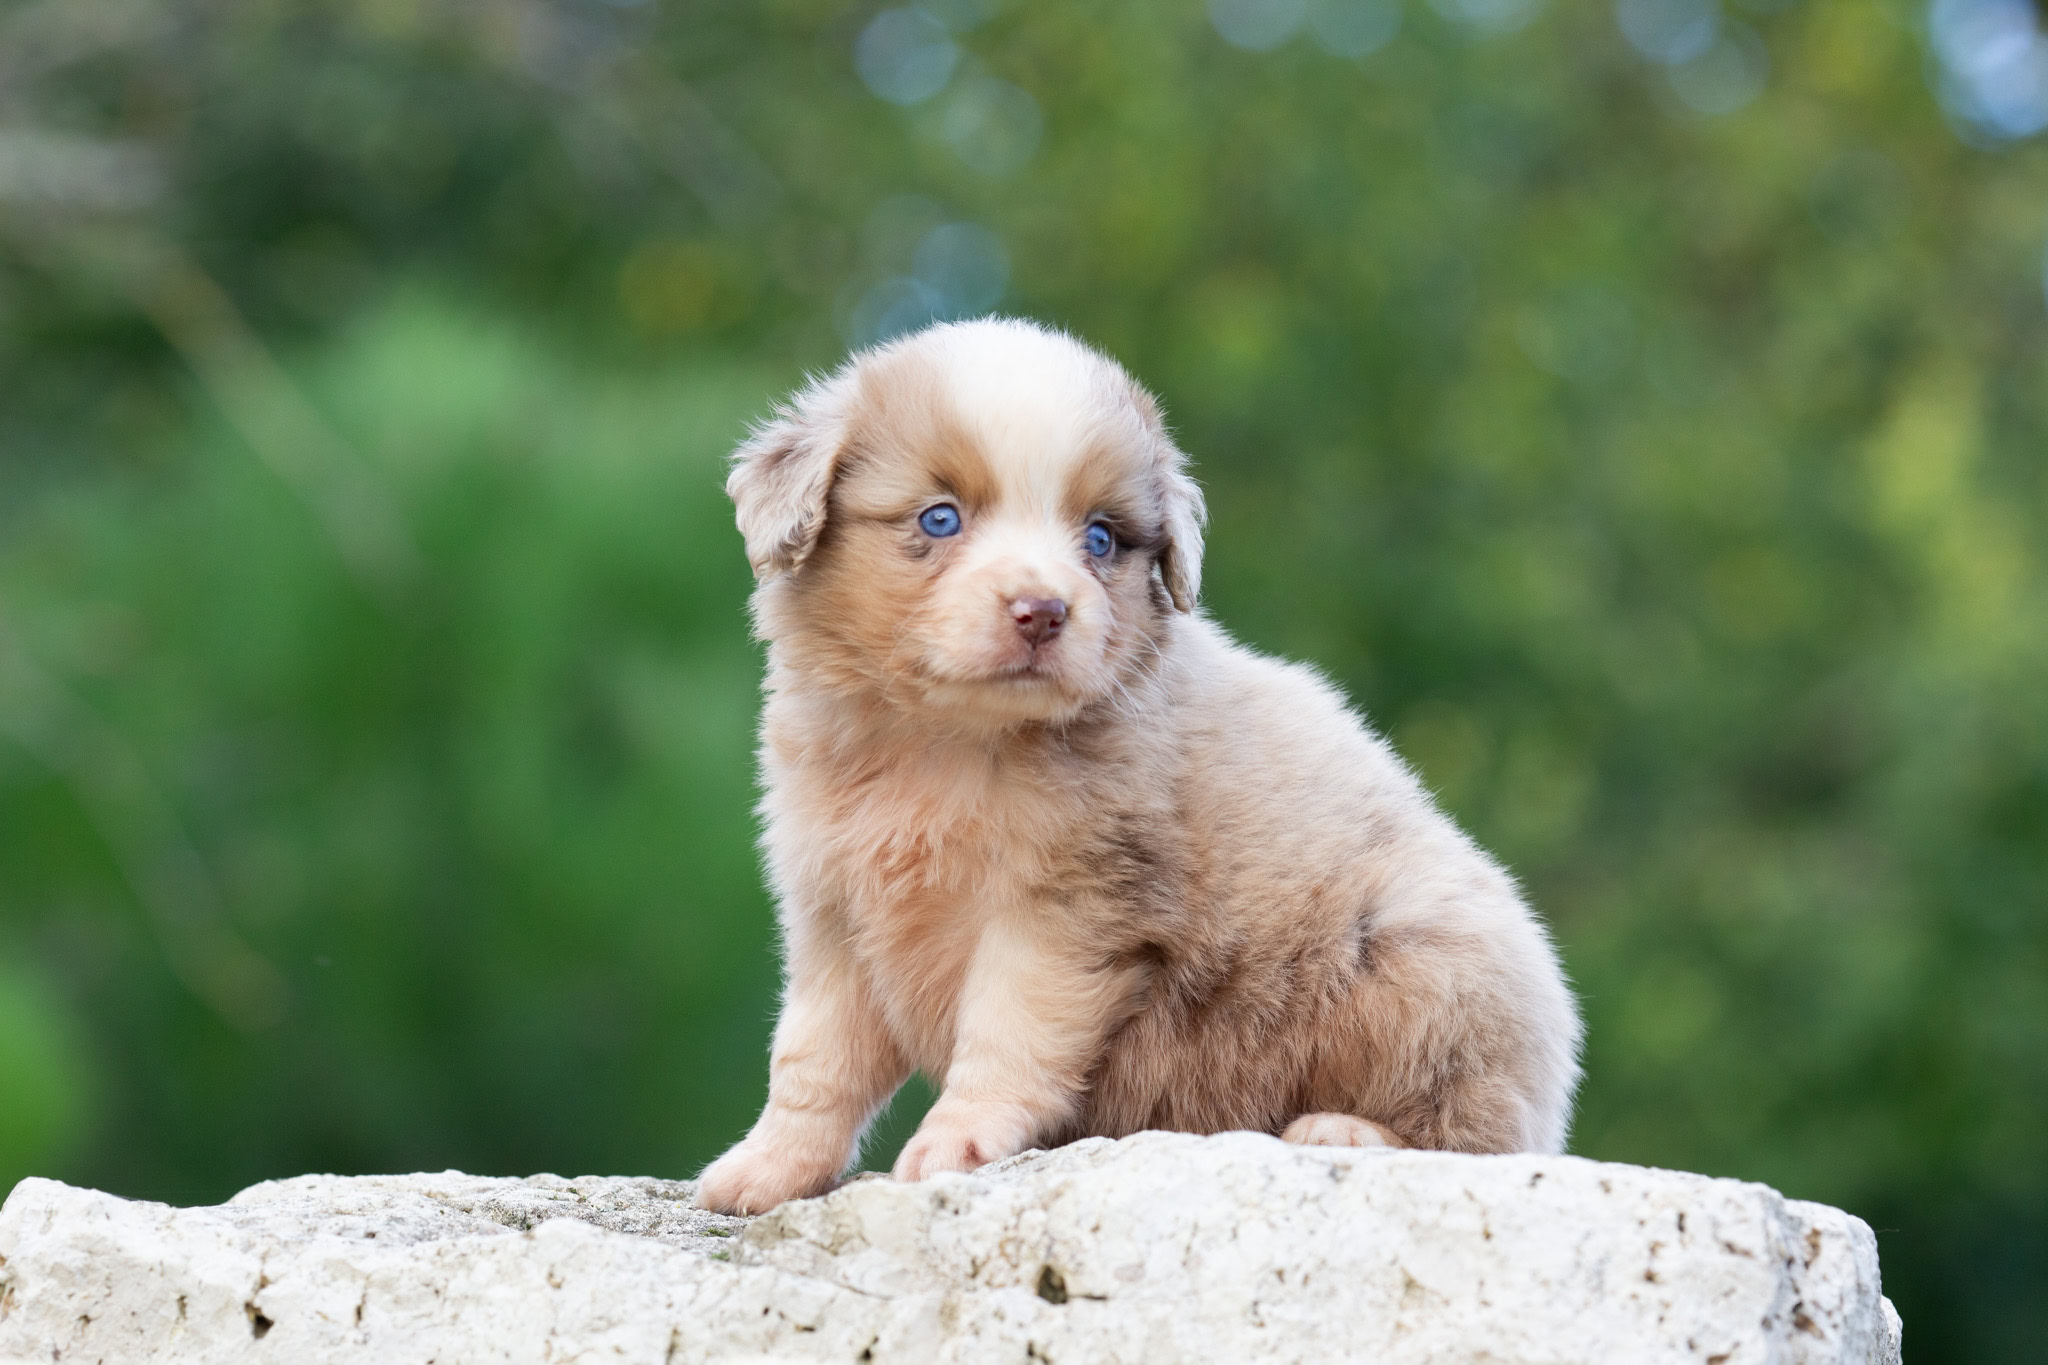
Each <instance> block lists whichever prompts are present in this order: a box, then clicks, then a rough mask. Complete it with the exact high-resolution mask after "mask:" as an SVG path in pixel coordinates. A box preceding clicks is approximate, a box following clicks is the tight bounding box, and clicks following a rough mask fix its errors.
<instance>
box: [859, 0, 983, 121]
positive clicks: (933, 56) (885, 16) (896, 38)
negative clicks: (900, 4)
mask: <svg viewBox="0 0 2048 1365" xmlns="http://www.w3.org/2000/svg"><path fill="white" fill-rule="evenodd" d="M959 61H960V48H959V45H958V44H956V43H955V42H954V41H953V39H952V38H951V37H950V36H949V35H948V34H947V32H946V26H945V25H944V24H942V23H940V22H939V20H938V19H937V18H935V17H934V16H933V15H932V14H931V13H929V12H928V11H926V10H922V9H907V8H906V9H885V10H883V11H882V12H881V13H880V14H877V15H876V16H875V17H874V18H872V19H870V20H869V21H868V24H867V27H866V28H864V29H862V30H861V31H860V37H858V38H856V39H854V43H853V65H854V69H855V70H856V71H858V72H860V78H861V80H862V81H863V82H864V83H865V84H866V85H867V88H868V89H870V90H872V91H873V92H874V93H875V94H877V95H879V96H881V97H882V98H883V99H885V100H888V101H889V102H890V103H891V104H917V103H920V102H922V101H924V100H928V99H930V98H931V97H932V96H933V95H936V94H938V93H939V92H940V91H941V90H944V89H945V88H946V82H948V81H950V80H952V79H953V68H954V66H956V65H957V64H958V63H959Z"/></svg>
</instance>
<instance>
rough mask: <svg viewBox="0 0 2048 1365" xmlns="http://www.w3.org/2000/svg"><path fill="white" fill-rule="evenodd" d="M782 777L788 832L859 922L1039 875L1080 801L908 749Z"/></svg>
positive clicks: (1022, 776) (988, 767) (938, 905)
mask: <svg viewBox="0 0 2048 1365" xmlns="http://www.w3.org/2000/svg"><path fill="white" fill-rule="evenodd" d="M789 776H790V778H791V779H792V781H791V782H790V783H789V784H788V785H789V787H790V790H789V791H788V792H787V793H786V794H787V795H788V796H789V797H790V798H791V799H790V801H789V810H788V815H789V816H790V817H791V818H792V820H793V823H794V824H795V825H796V826H798V829H797V830H792V831H790V832H791V833H795V834H798V837H800V838H802V839H803V840H804V841H805V842H807V843H809V844H810V845H811V852H812V853H813V854H814V855H815V856H816V857H817V859H818V865H819V867H820V869H821V871H822V872H823V873H824V875H825V876H826V878H827V879H828V881H829V883H830V885H829V887H828V888H827V889H828V890H829V891H830V892H831V893H832V894H831V897H830V898H831V899H832V900H833V901H835V902H837V903H839V904H842V905H844V906H846V908H847V909H848V910H849V911H850V912H852V913H853V914H854V915H855V917H856V918H857V919H858V920H860V921H862V922H863V926H864V927H866V925H865V922H867V921H870V920H873V919H876V918H882V919H888V920H904V919H908V920H911V921H913V922H914V921H918V920H922V919H925V918H928V917H929V916H931V915H934V914H938V913H940V912H942V911H943V910H945V909H946V908H947V907H948V906H954V905H957V904H959V903H960V902H962V901H963V900H966V899H970V898H972V899H976V900H980V899H985V898H987V897H989V896H990V895H1000V894H1001V893H1002V892H1003V891H1004V889H1005V888H1007V887H1008V886H1010V885H1013V884H1015V883H1018V882H1020V881H1029V880H1030V879H1032V878H1034V877H1036V876H1039V875H1041V873H1042V869H1043V865H1044V862H1045V850H1046V849H1047V847H1049V846H1057V845H1058V844H1059V843H1060V841H1061V840H1062V837H1063V833H1064V831H1065V830H1066V829H1067V828H1068V827H1070V826H1072V825H1073V824H1074V823H1075V822H1076V821H1077V820H1079V819H1081V818H1082V817H1083V810H1084V808H1085V803H1084V802H1082V801H1079V800H1077V799H1076V797H1075V795H1074V794H1073V793H1071V792H1064V793H1063V792H1060V791H1058V790H1056V789H1053V788H1052V787H1050V785H1049V784H1046V783H1043V782H1042V781H1038V780H1034V779H1035V777H1036V776H1037V775H1036V774H1032V773H1026V772H1017V771H1012V770H1006V769H1003V768H1000V767H997V766H996V765H993V764H989V763H986V762H980V763H967V762H961V761H947V760H945V759H943V758H928V757H918V758H908V759H903V760H900V761H897V762H887V761H881V762H875V763H871V764H867V765H863V766H862V767H861V768H860V769H857V770H854V771H850V772H849V771H844V770H841V771H833V770H831V769H827V768H822V767H820V768H815V769H810V768H799V769H798V770H797V771H794V772H792V773H791V774H789ZM926 927H927V928H935V927H936V926H933V925H927V926H926Z"/></svg>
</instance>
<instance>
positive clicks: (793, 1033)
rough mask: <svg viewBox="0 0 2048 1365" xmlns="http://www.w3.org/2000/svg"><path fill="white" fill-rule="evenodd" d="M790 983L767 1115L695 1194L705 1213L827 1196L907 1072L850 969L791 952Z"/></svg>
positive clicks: (836, 960) (755, 1209) (835, 960)
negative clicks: (861, 1135)
mask: <svg viewBox="0 0 2048 1365" xmlns="http://www.w3.org/2000/svg"><path fill="white" fill-rule="evenodd" d="M791 948H792V957H791V962H790V980H789V987H788V990H787V991H786V992H785V993H784V996H783V1002H782V1016H781V1018H780V1019H778V1020H777V1021H776V1023H775V1047H774V1050H773V1052H772V1053H771V1054H770V1061H769V1064H768V1107H767V1108H765V1109H763V1110H762V1111H761V1117H760V1118H759V1119H758V1120H757V1121H756V1122H755V1124H754V1127H753V1130H752V1131H751V1132H749V1133H748V1134H747V1135H746V1137H744V1138H742V1139H741V1140H740V1142H739V1144H738V1145H737V1146H735V1147H734V1148H733V1149H732V1150H731V1151H729V1152H727V1153H726V1154H725V1155H724V1156H722V1157H720V1158H719V1159H718V1160H716V1161H714V1162H712V1163H711V1165H710V1166H709V1167H708V1168H707V1169H706V1170H705V1172H704V1174H703V1175H702V1176H701V1177H699V1179H698V1184H697V1204H698V1207H700V1208H706V1209H712V1210H714V1211H716V1212H719V1213H740V1214H748V1213H761V1212H764V1211H766V1210H768V1209H771V1208H774V1207H775V1206H776V1205H777V1204H780V1203H781V1202H782V1201H783V1200H785V1199H800V1198H804V1197H807V1196H809V1195H814V1194H822V1193H824V1192H825V1191H826V1190H828V1189H830V1188H831V1187H832V1184H833V1182H835V1181H836V1180H838V1179H839V1176H840V1174H841V1173H842V1172H844V1171H845V1169H846V1167H847V1166H848V1164H849V1163H851V1162H852V1160H853V1152H854V1145H855V1143H856V1142H857V1141H858V1140H859V1138H860V1132H861V1129H863V1128H865V1127H866V1126H867V1123H868V1120H870V1119H872V1118H873V1117H874V1114H875V1110H876V1109H877V1108H879V1107H880V1105H881V1104H882V1102H883V1101H884V1100H886V1099H888V1098H889V1096H890V1095H892V1094H894V1093H895V1092H896V1088H897V1087H898V1086H900V1085H902V1084H903V1082H904V1080H905V1079H906V1078H907V1077H908V1075H909V1072H910V1067H909V1064H908V1063H906V1062H905V1061H904V1060H903V1056H902V1053H901V1052H900V1051H899V1049H898V1048H897V1046H896V1043H895V1040H894V1039H893V1037H892V1036H891V1035H890V1033H889V1030H888V1027H887V1025H886V1024H885V1023H884V1022H883V1019H882V1016H881V1011H880V1010H878V1009H877V1008H876V1007H875V1003H874V1000H873V999H872V997H871V996H870V995H869V994H868V987H867V983H866V981H865V980H864V979H862V977H861V976H860V974H859V971H858V969H857V968H856V967H855V966H854V965H853V964H852V962H851V961H849V960H847V959H846V958H844V956H843V955H840V954H838V953H836V952H832V951H831V950H827V951H826V952H825V953H822V954H816V955H813V954H811V953H805V952H802V951H801V949H800V948H799V945H798V943H796V942H792V945H791Z"/></svg>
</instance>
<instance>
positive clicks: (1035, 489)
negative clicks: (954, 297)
mask: <svg viewBox="0 0 2048 1365" xmlns="http://www.w3.org/2000/svg"><path fill="white" fill-rule="evenodd" d="M930 342H931V345H932V348H933V354H934V358H935V359H936V361H937V363H938V367H939V372H940V374H941V375H943V376H944V379H945V383H946V389H947V394H948V396H949V397H950V398H951V400H952V405H953V409H954V411H955V413H956V414H957V415H958V418H959V420H960V422H961V423H962V424H963V425H964V426H965V427H966V428H967V430H968V431H969V432H970V433H972V434H973V436H974V437H975V438H976V439H977V441H978V443H979V444H980V446H981V448H982V450H983V452H984V453H985V454H986V455H987V457H988V461H989V464H990V465H991V467H992V468H993V469H994V471H995V474H996V477H997V478H998V479H999V480H1000V481H1001V482H1002V484H1003V489H1004V492H1005V493H1006V494H1007V495H1008V499H1006V500H1009V499H1015V500H1017V501H1020V502H1028V503H1037V504H1043V505H1044V506H1046V507H1047V508H1052V507H1056V506H1057V504H1058V501H1059V497H1060V492H1061V489H1062V488H1063V487H1064V486H1065V484H1066V480H1067V474H1068V471H1069V470H1070V469H1071V468H1072V467H1073V465H1074V462H1075V461H1076V460H1078V459H1079V458H1080V457H1081V455H1082V454H1083V453H1084V452H1085V451H1086V449H1087V448H1088V444H1089V437H1090V433H1091V432H1092V430H1093V429H1094V428H1095V427H1096V426H1097V424H1098V423H1099V422H1100V421H1101V418H1102V416H1103V405H1104V404H1105V403H1106V402H1109V401H1112V399H1111V397H1110V396H1111V395H1113V394H1114V393H1116V391H1117V390H1116V386H1115V385H1114V383H1113V382H1111V381H1113V379H1114V376H1115V373H1116V371H1115V368H1114V366H1112V365H1111V363H1110V362H1109V361H1107V360H1105V359H1103V358H1102V357H1101V356H1099V355H1097V354H1096V353H1095V352H1093V351H1091V350H1089V349H1088V348H1087V347H1086V346H1083V345H1082V344H1081V343H1080V342H1078V341H1075V340H1074V339H1073V338H1071V337H1068V336H1064V335H1062V334H1060V333H1058V332H1053V331H1049V330H1047V329H1045V328H1043V327H1039V326H1036V325H1035V324H1032V323H1028V322H1013V321H1007V320H1004V321H997V320H994V319H988V320H983V321H979V322H964V323H956V324H954V325H952V326H948V327H940V328H936V329H934V331H933V333H932V334H931V337H930Z"/></svg>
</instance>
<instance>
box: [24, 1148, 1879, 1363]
mask: <svg viewBox="0 0 2048 1365" xmlns="http://www.w3.org/2000/svg"><path fill="white" fill-rule="evenodd" d="M690 1194H691V1186H690V1185H689V1184H688V1183H687V1182H676V1181H662V1180H640V1179H621V1178H603V1177H591V1178H583V1179H575V1180H564V1179H561V1178H559V1177H556V1176H536V1177H534V1178H532V1179H529V1180H499V1179H487V1178H481V1177H476V1176H467V1175H461V1174H458V1173H455V1172H449V1173H447V1174H444V1175H407V1176H379V1177H361V1178H342V1177H334V1176H302V1177H300V1178H298V1179H295V1180H284V1181H275V1182H270V1183H266V1184H262V1185H256V1186H253V1187H252V1188H250V1189H247V1190H244V1191H243V1192H242V1193H241V1194H239V1195H237V1196H235V1198H233V1199H232V1200H230V1201H229V1202H228V1203H226V1204H222V1205H219V1206H217V1207H212V1208H192V1209H179V1208H171V1207H168V1206H165V1205H162V1204H147V1203H135V1202H130V1201H128V1200H123V1199H118V1198H115V1197H113V1196H111V1195H107V1194H101V1193H98V1192H96V1191H92V1190H80V1189H74V1188H72V1187H70V1186H67V1185H62V1184H58V1183H56V1182H54V1181H48V1180H26V1181H23V1182H22V1183H21V1184H20V1185H19V1186H18V1187H16V1189H15V1190H14V1192H13V1194H12V1195H11V1196H10V1197H9V1198H8V1200H7V1203H6V1206H5V1208H4V1209H0V1258H4V1260H0V1361H6V1362H9V1365H12V1362H15V1361H51V1360H61V1361H98V1362H104V1365H125V1362H131V1361H149V1362H185V1361H191V1362H200V1361H204V1362H208V1363H209V1365H229V1363H230V1362H238V1361H289V1362H292V1365H322V1363H323V1362H340V1361H348V1362H369V1361H375V1362H379V1365H383V1363H384V1362H393V1363H394V1365H395V1363H396V1362H408V1361H412V1362H425V1361H430V1360H431V1361H438V1362H443V1363H444V1365H446V1363H447V1362H466V1361H477V1360H505V1361H523V1360H534V1361H539V1360H547V1361H565V1360H575V1361H583V1360H600V1359H601V1360H606V1361H629V1362H638V1361H647V1362H664V1363H665V1365H666V1363H673V1365H683V1363H685V1362H697V1361H743V1360H744V1361H759V1360H805V1361H808V1360H837V1361H845V1362H862V1361H866V1362H878V1363H886V1362H894V1361H902V1362H925V1361H985V1360H988V1361H994V1360H1008V1361H1020V1362H1027V1361H1053V1362H1060V1365H1067V1363H1068V1362H1081V1361H1102V1362H1120V1363H1121V1362H1133V1363H1135V1362H1155V1361H1156V1362H1169V1361H1207V1360H1259V1361H1302V1362H1311V1361H1312V1362H1318V1363H1319V1365H1320V1362H1327V1361H1336V1360H1373V1361H1378V1362H1386V1363H1387V1365H1405V1363H1406V1362H1423V1361H1428V1362H1451V1361H1486V1362H1495V1363H1497V1365H1520V1363H1522V1362H1527V1363H1528V1365H1537V1363H1538V1362H1541V1363H1542V1365H1562V1362H1590V1361H1614V1362H1627V1365H1657V1363H1659V1362H1679V1361H1685V1362H1694V1363H1695V1365H1751V1363H1752V1362H1755V1363H1757V1365H1762V1362H1771V1365H1795V1363H1810V1365H1820V1363H1821V1362H1830V1363H1832V1362H1842V1363H1843V1365H1848V1363H1849V1362H1855V1363H1856V1365H1864V1363H1865V1362H1869V1363H1870V1365H1896V1362H1897V1361H1898V1360H1899V1323H1898V1315H1897V1314H1896V1313H1895V1312H1893V1311H1892V1306H1891V1304H1890V1303H1889V1302H1888V1301H1886V1300H1885V1299H1884V1298H1883V1297H1882V1295H1881V1294H1880V1292H1879V1283H1878V1264H1877V1244H1876V1239H1875V1238H1874V1237H1873V1236H1872V1235H1871V1231H1870V1229H1869V1228H1868V1227H1867V1226H1866V1225H1865V1224H1864V1223H1863V1222H1862V1221H1861V1220H1860V1219H1857V1218H1854V1217H1851V1216H1850V1215H1848V1214H1846V1213H1843V1212H1841V1211H1840V1210H1837V1209H1833V1208H1829V1207H1827V1206H1825V1205H1820V1204H1809V1203H1802V1202H1799V1201H1797V1200H1788V1199H1785V1198H1784V1197H1782V1196H1781V1195H1779V1194H1777V1193H1776V1192H1775V1191H1773V1190H1771V1189H1768V1188H1766V1187H1765V1186H1762V1185H1752V1184H1745V1183H1742V1182H1739V1181H1733V1180H1714V1179H1709V1178H1707V1177H1705V1176H1697V1175H1686V1174H1679V1173H1674V1172H1669V1171H1657V1170H1647V1169H1644V1168H1641V1167H1635V1166H1617V1165H1608V1164H1603V1163H1599V1162H1593V1161H1586V1160H1581V1159H1578V1158H1574V1157H1537V1156H1507V1157H1468V1156H1452V1155H1446V1154H1442V1153H1431V1152H1373V1151H1355V1150H1349V1149H1331V1148H1299V1147H1290V1146H1286V1145H1283V1144H1281V1143H1279V1142H1276V1141H1275V1140H1273V1139H1272V1138H1268V1137H1263V1136H1259V1135H1256V1134H1249V1133H1231V1134H1224V1135H1221V1136H1218V1137H1209V1138H1198V1137H1190V1136H1186V1135H1182V1134H1167V1133H1144V1134H1140V1135H1138V1136H1136V1137H1131V1138H1126V1139H1124V1140H1122V1141H1120V1142H1109V1141H1106V1140H1102V1139H1093V1140H1090V1141H1087V1142H1081V1143H1076V1144H1075V1145H1073V1146H1071V1147H1067V1148H1063V1149H1061V1150H1058V1151H1055V1152H1046V1153H1027V1154H1026V1155H1024V1156H1021V1157H1018V1158H1016V1159H1014V1160H1012V1161H1008V1162H1005V1163H1002V1164H1001V1165H999V1166H995V1167H990V1168H988V1169H986V1170H983V1171H980V1172H977V1173H976V1174H974V1175H971V1176H947V1177H941V1178H940V1179H937V1180H934V1181H930V1182H928V1183H925V1184H921V1185H899V1184H896V1183H894V1182H892V1181H887V1180H880V1179H864V1180H859V1181H856V1182H854V1183H852V1184H850V1185H848V1186H846V1187H845V1188H843V1189H840V1190H838V1191H836V1192H835V1193H833V1194H830V1195H827V1196H826V1197H824V1198H822V1199H815V1200H805V1201H801V1202H798V1203H793V1204H788V1205H785V1206H783V1207H782V1208H780V1209H777V1210H776V1211H774V1212H773V1213H770V1214H768V1215H766V1216H765V1217H762V1218H758V1219H754V1220H752V1222H751V1224H749V1223H748V1222H747V1221H746V1220H741V1219H734V1218H721V1217H718V1216H716V1215H713V1214H707V1213H701V1212H698V1211H696V1210H694V1209H691V1208H690V1207H689V1206H688V1199H689V1196H690Z"/></svg>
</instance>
